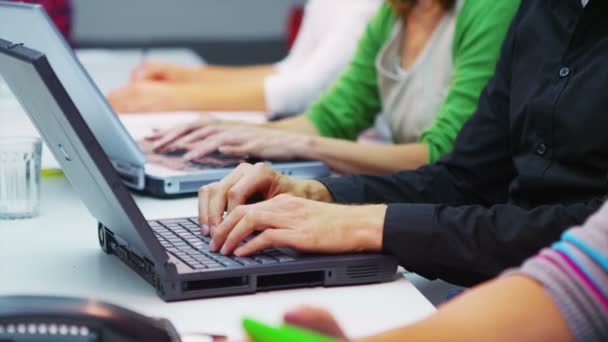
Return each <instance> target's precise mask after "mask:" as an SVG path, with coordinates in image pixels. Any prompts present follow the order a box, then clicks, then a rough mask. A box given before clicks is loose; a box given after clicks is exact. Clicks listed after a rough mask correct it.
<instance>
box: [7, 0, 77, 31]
mask: <svg viewBox="0 0 608 342" xmlns="http://www.w3.org/2000/svg"><path fill="white" fill-rule="evenodd" d="M17 2H27V3H30V4H41V5H42V6H44V9H46V12H47V13H48V14H49V17H51V19H53V22H54V23H55V25H56V26H57V28H58V29H59V31H60V32H61V33H62V34H63V36H64V37H65V38H66V39H67V40H68V41H70V34H71V33H72V4H71V1H70V0H18V1H17Z"/></svg>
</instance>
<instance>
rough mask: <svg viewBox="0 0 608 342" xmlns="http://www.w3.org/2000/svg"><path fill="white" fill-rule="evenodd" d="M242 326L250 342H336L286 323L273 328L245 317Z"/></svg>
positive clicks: (336, 341)
mask: <svg viewBox="0 0 608 342" xmlns="http://www.w3.org/2000/svg"><path fill="white" fill-rule="evenodd" d="M243 327H244V328H245V331H246V332H247V334H248V335H249V337H250V338H251V341H252V342H286V341H289V342H338V340H335V339H333V338H330V337H327V336H324V335H321V334H318V333H315V332H313V331H310V330H305V329H301V328H296V327H294V326H291V325H287V324H283V325H282V326H280V327H278V328H275V327H271V326H268V325H266V324H263V323H260V322H257V321H254V320H252V319H249V318H245V319H244V320H243Z"/></svg>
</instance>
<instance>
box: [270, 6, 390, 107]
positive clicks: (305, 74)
mask: <svg viewBox="0 0 608 342" xmlns="http://www.w3.org/2000/svg"><path fill="white" fill-rule="evenodd" d="M382 2H383V0H310V1H309V2H308V3H307V5H306V8H305V12H304V20H303V22H302V28H301V29H300V32H299V34H298V37H297V39H296V42H295V44H294V46H293V48H292V50H291V51H290V53H289V55H288V56H287V57H286V58H285V59H284V60H283V61H281V62H279V63H277V64H276V72H275V73H274V74H273V75H271V76H268V77H267V78H266V80H265V82H264V92H265V96H266V105H267V107H268V109H269V111H270V112H271V113H272V114H280V115H289V114H299V113H302V112H304V111H306V109H308V106H309V105H310V104H311V103H312V102H313V101H315V100H316V99H317V98H318V97H319V96H320V95H321V94H322V93H323V92H324V91H325V90H326V89H328V88H329V87H330V86H331V85H332V84H333V82H334V81H335V80H336V79H337V77H338V75H339V74H340V72H341V71H342V70H343V69H344V68H345V67H346V65H347V64H348V62H349V61H350V60H351V59H352V57H353V55H354V53H355V50H356V48H357V43H358V42H359V38H360V37H361V35H362V34H363V31H364V30H365V28H366V27H367V24H368V22H369V21H370V19H371V18H372V17H373V15H374V14H375V13H376V12H377V10H378V9H379V8H380V5H381V4H382Z"/></svg>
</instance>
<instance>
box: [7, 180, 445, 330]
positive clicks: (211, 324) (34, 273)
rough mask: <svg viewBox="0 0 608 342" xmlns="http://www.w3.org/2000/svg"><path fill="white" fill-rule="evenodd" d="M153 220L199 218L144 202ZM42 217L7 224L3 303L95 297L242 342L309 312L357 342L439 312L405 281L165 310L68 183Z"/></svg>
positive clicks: (51, 183)
mask: <svg viewBox="0 0 608 342" xmlns="http://www.w3.org/2000/svg"><path fill="white" fill-rule="evenodd" d="M136 201H137V203H138V205H139V206H140V208H141V209H142V211H143V212H144V215H145V216H146V218H148V219H155V218H167V217H181V216H191V215H192V214H193V213H195V212H196V211H195V208H196V204H197V203H196V199H195V198H188V199H179V200H157V199H152V198H145V197H136ZM41 203H42V207H41V215H40V216H39V217H38V218H35V219H31V220H23V221H0V260H2V262H1V263H0V275H1V276H0V277H1V278H0V295H12V294H35V295H62V296H78V297H94V298H97V299H101V300H104V301H109V302H112V303H116V304H119V305H122V306H125V307H127V308H130V309H133V310H137V311H139V312H142V313H144V314H148V315H153V316H162V317H166V318H169V319H170V320H171V321H172V322H173V323H174V324H175V325H176V327H177V329H178V330H179V331H180V332H182V333H184V332H192V331H204V332H215V333H220V334H228V335H230V336H232V337H240V336H241V329H240V321H241V319H242V318H243V317H244V316H251V317H255V318H258V319H260V320H263V321H266V322H269V323H278V322H279V321H280V318H281V314H282V313H283V312H284V311H285V310H287V309H289V308H294V307H297V306H299V305H302V304H312V305H317V306H322V307H325V308H327V309H329V310H330V311H332V312H333V313H334V314H335V315H336V317H337V318H338V320H339V321H340V322H341V323H342V324H343V326H344V328H345V330H346V332H347V333H348V334H351V336H363V335H368V334H372V333H376V332H379V331H382V330H386V329H390V328H394V327H397V326H401V325H404V324H407V323H411V322H413V321H416V320H419V319H421V318H423V317H425V316H427V315H429V314H430V313H432V312H433V311H434V310H435V309H434V307H433V306H432V305H431V304H430V302H429V301H428V300H427V299H426V298H425V297H424V296H422V294H421V293H420V292H419V291H418V290H417V289H416V288H415V287H414V286H413V285H412V284H411V283H410V282H409V281H407V280H406V279H405V278H401V279H399V280H398V281H395V282H391V283H385V284H376V285H366V286H354V287H337V288H312V289H297V290H284V291H271V292H264V293H258V294H255V295H245V296H233V297H224V298H216V299H204V300H191V301H184V302H177V303H165V302H163V301H161V300H160V299H159V298H158V297H157V296H156V293H155V291H154V290H153V288H152V287H151V286H150V285H148V284H147V283H146V282H145V281H143V280H142V279H141V278H139V276H137V275H136V274H135V273H134V272H132V271H131V270H130V269H128V268H127V266H125V265H124V264H122V263H121V262H120V261H119V260H118V259H117V258H115V257H112V256H108V255H106V254H104V253H103V252H102V251H101V249H100V247H99V245H98V242H97V234H96V233H97V227H96V221H95V219H94V218H93V217H92V216H91V215H90V214H89V213H88V211H87V210H86V208H85V207H84V205H83V204H82V203H81V201H80V200H79V198H78V195H77V193H76V192H75V191H74V190H73V189H72V187H71V186H70V184H69V183H68V182H67V180H66V179H65V178H63V177H58V178H43V180H42V199H41Z"/></svg>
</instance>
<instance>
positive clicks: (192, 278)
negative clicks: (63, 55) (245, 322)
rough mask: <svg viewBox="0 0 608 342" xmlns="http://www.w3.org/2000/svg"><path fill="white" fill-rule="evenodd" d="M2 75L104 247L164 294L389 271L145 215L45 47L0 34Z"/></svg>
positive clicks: (369, 259)
mask: <svg viewBox="0 0 608 342" xmlns="http://www.w3.org/2000/svg"><path fill="white" fill-rule="evenodd" d="M0 75H1V76H2V77H3V78H4V79H5V81H6V82H7V84H8V85H9V87H10V88H11V89H12V91H13V93H14V94H15V95H16V97H17V99H18V100H19V102H20V103H21V105H22V106H23V107H24V108H25V110H26V112H27V114H28V116H29V117H30V119H31V120H32V122H33V123H34V126H36V129H37V130H38V131H39V133H40V134H41V136H42V137H43V139H44V141H45V142H46V143H47V145H48V146H49V149H50V150H51V151H52V152H53V155H54V156H55V158H57V160H58V161H59V163H60V164H61V166H62V168H63V170H64V172H65V174H66V176H67V177H68V179H69V180H70V182H71V183H72V185H73V187H74V188H75V189H76V190H77V191H78V193H79V195H80V197H81V199H82V200H83V202H84V203H85V205H86V206H87V208H88V209H89V211H90V212H91V214H92V215H93V216H94V217H95V218H96V219H97V221H98V222H99V224H98V227H97V232H98V236H99V242H100V244H101V247H102V249H103V250H104V251H105V252H106V253H108V254H111V255H115V256H116V257H118V258H119V259H120V260H122V261H123V262H124V263H125V264H127V265H128V266H129V267H130V268H131V269H132V270H134V271H135V272H137V273H138V274H139V275H140V276H142V277H143V278H144V279H145V280H146V281H148V282H149V283H150V284H151V285H152V286H154V287H155V288H156V290H157V293H158V295H159V296H160V297H161V298H163V299H164V300H167V301H174V300H183V299H190V298H204V297H214V296H224V295H234V294H245V293H254V292H256V291H263V290H273V289H283V288H293V287H310V286H337V285H353V284H364V283H374V282H384V281H391V280H393V279H395V275H396V271H397V261H396V259H395V258H394V257H392V256H388V255H383V254H376V253H369V254H349V255H304V254H299V253H296V252H294V251H291V250H287V249H276V248H272V249H267V250H264V251H262V252H260V253H257V254H255V255H253V256H251V257H246V258H239V257H236V256H223V255H221V254H218V253H211V252H209V248H208V243H209V238H208V237H205V236H202V235H201V234H200V233H199V231H200V227H199V225H198V223H197V219H196V218H192V217H189V218H174V219H166V220H158V221H146V220H145V218H144V216H143V215H142V213H141V211H140V210H139V209H138V207H137V206H136V204H135V202H134V201H133V198H132V197H131V194H130V192H129V191H128V189H127V187H126V186H125V185H124V184H123V182H122V181H121V180H120V177H119V175H118V173H117V172H116V171H115V169H114V167H113V166H112V163H111V162H110V159H109V158H108V156H107V154H106V153H105V151H104V150H103V149H102V147H101V144H100V143H99V142H98V140H97V139H96V137H95V136H94V135H93V132H92V130H91V129H90V128H89V126H88V125H87V123H86V121H85V120H84V117H83V115H82V114H81V112H80V111H79V109H78V108H77V107H76V105H75V104H74V102H73V101H72V100H71V97H70V95H69V94H68V92H67V91H66V89H65V88H64V87H63V85H62V84H61V82H60V80H59V79H58V77H57V76H56V74H55V71H54V70H53V68H52V67H51V65H50V64H49V62H48V61H47V59H46V57H45V56H44V54H42V53H40V52H37V51H35V50H31V49H28V48H26V47H24V46H22V45H20V44H13V43H11V42H8V41H5V40H0Z"/></svg>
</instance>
